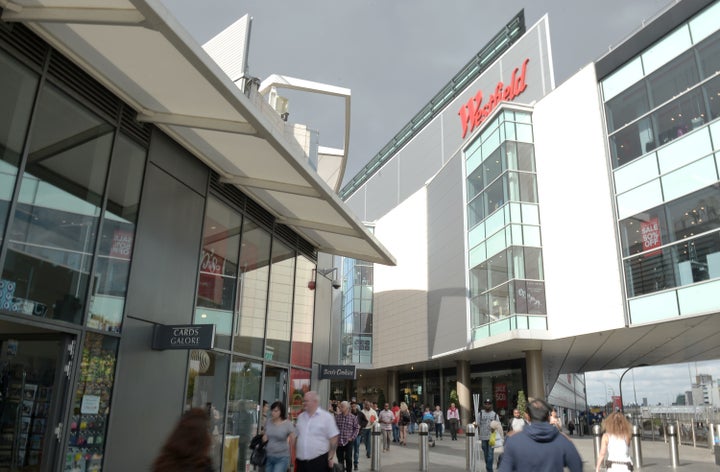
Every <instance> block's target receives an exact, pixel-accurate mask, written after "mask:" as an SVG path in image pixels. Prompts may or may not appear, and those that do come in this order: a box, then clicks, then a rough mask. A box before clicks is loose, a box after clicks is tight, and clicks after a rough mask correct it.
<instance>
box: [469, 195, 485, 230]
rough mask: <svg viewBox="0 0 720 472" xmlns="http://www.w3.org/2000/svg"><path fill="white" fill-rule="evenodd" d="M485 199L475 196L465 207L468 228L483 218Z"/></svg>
mask: <svg viewBox="0 0 720 472" xmlns="http://www.w3.org/2000/svg"><path fill="white" fill-rule="evenodd" d="M484 200H485V198H484V196H482V195H479V196H477V197H476V198H475V199H474V200H473V201H471V202H470V203H468V206H467V219H468V223H467V224H468V227H469V228H472V227H473V226H475V225H476V224H478V223H479V222H481V221H482V220H483V219H484V218H485V215H486V213H485V202H484Z"/></svg>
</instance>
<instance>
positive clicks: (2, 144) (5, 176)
mask: <svg viewBox="0 0 720 472" xmlns="http://www.w3.org/2000/svg"><path fill="white" fill-rule="evenodd" d="M37 82H38V79H37V77H36V76H35V74H33V73H32V72H30V71H29V70H27V69H25V68H24V67H23V66H21V65H20V64H18V63H17V62H15V61H14V60H12V59H11V58H9V57H8V56H6V55H5V54H0V110H2V111H3V112H2V113H1V114H0V242H2V240H3V235H4V234H5V221H6V220H7V212H8V210H9V207H10V200H11V198H12V193H13V189H14V188H15V179H16V177H17V167H18V164H19V162H20V156H21V154H22V147H23V142H24V140H25V134H26V133H27V127H28V124H29V121H30V112H31V110H32V100H33V97H35V91H36V89H37Z"/></svg>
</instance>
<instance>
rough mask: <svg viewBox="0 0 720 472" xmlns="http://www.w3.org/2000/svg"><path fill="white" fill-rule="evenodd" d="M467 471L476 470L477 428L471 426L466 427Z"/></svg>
mask: <svg viewBox="0 0 720 472" xmlns="http://www.w3.org/2000/svg"><path fill="white" fill-rule="evenodd" d="M465 470H466V471H467V472H473V471H474V470H475V426H473V425H471V424H469V425H467V426H466V427H465Z"/></svg>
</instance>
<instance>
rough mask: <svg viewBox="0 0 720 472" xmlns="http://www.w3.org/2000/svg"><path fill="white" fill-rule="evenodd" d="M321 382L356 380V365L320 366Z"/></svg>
mask: <svg viewBox="0 0 720 472" xmlns="http://www.w3.org/2000/svg"><path fill="white" fill-rule="evenodd" d="M318 377H319V378H320V380H323V379H331V380H337V379H353V380H354V379H355V366H354V365H322V364H321V365H320V375H319V376H318Z"/></svg>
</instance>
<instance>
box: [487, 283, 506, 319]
mask: <svg viewBox="0 0 720 472" xmlns="http://www.w3.org/2000/svg"><path fill="white" fill-rule="evenodd" d="M488 300H489V302H490V315H489V319H488V321H487V322H492V321H497V320H499V319H501V318H504V317H506V316H509V315H510V284H505V285H502V286H500V287H496V288H494V289H492V290H491V291H490V292H488Z"/></svg>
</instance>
